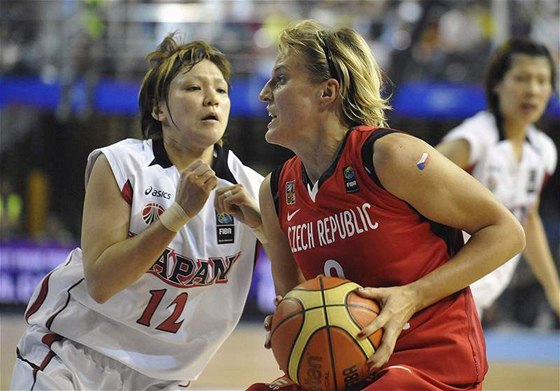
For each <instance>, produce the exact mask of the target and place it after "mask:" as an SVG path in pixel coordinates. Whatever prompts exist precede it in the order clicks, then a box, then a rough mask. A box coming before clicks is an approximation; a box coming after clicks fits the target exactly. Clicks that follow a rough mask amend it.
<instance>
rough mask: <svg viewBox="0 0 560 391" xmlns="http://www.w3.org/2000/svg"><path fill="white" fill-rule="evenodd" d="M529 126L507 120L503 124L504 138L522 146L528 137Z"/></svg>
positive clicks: (524, 123)
mask: <svg viewBox="0 0 560 391" xmlns="http://www.w3.org/2000/svg"><path fill="white" fill-rule="evenodd" d="M528 126H529V124H528V123H526V122H520V121H507V120H506V119H505V118H504V120H503V122H502V128H503V131H504V136H505V137H506V138H507V139H508V140H510V141H511V142H512V143H515V144H522V143H523V141H524V140H525V136H526V135H527V128H528Z"/></svg>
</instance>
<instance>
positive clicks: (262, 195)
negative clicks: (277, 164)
mask: <svg viewBox="0 0 560 391" xmlns="http://www.w3.org/2000/svg"><path fill="white" fill-rule="evenodd" d="M259 203H260V209H261V217H262V221H263V228H264V232H265V235H266V237H267V239H268V244H267V245H266V246H265V251H266V254H267V255H268V257H269V258H270V263H271V270H272V277H273V279H274V288H275V290H276V294H277V295H280V296H284V295H285V294H286V293H287V292H288V291H290V290H291V289H292V288H293V287H294V286H296V285H298V284H299V283H301V282H303V281H305V279H304V277H303V274H302V273H301V270H300V269H299V267H298V266H297V264H296V262H295V260H294V257H293V255H292V251H291V248H290V243H289V241H288V238H287V237H286V235H285V234H284V232H283V231H282V229H281V228H280V224H279V222H278V216H277V215H276V208H275V206H274V200H273V198H272V191H271V188H270V175H268V176H267V177H266V178H265V179H264V181H263V183H262V184H261V187H260V192H259Z"/></svg>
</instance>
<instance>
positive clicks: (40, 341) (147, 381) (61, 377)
mask: <svg viewBox="0 0 560 391" xmlns="http://www.w3.org/2000/svg"><path fill="white" fill-rule="evenodd" d="M42 331H44V330H38V327H37V326H31V327H29V328H28V330H27V331H26V333H25V334H24V336H23V337H22V339H21V340H20V342H19V344H18V357H17V359H16V363H15V366H14V370H13V374H12V384H11V386H10V390H185V389H186V388H187V387H188V384H180V383H179V382H173V381H166V380H159V379H153V378H150V377H147V376H145V375H143V374H141V373H140V372H137V371H135V370H133V369H131V368H129V367H127V366H126V365H124V364H122V363H120V362H118V361H116V360H113V359H112V358H109V357H107V356H105V355H103V354H101V353H99V352H97V351H95V350H93V349H90V348H88V347H86V346H83V345H80V344H78V343H76V342H73V341H70V340H68V339H66V338H62V339H60V340H58V341H55V342H52V343H51V344H50V349H49V346H48V344H46V343H45V342H49V341H48V339H45V338H44V336H45V334H44V333H42ZM50 336H54V334H50Z"/></svg>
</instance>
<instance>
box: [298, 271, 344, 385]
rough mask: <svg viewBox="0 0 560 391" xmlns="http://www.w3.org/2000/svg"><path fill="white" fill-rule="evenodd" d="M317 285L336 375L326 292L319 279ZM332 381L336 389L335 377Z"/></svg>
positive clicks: (332, 366)
mask: <svg viewBox="0 0 560 391" xmlns="http://www.w3.org/2000/svg"><path fill="white" fill-rule="evenodd" d="M319 283H320V286H321V298H322V301H323V314H324V317H325V323H326V326H325V327H326V333H327V341H328V344H329V357H330V364H331V371H332V373H336V365H335V361H334V354H333V352H334V348H333V341H332V335H331V322H330V319H329V310H328V308H329V307H327V297H326V292H325V280H324V279H322V278H320V279H319ZM343 285H345V284H341V285H337V286H336V287H334V288H333V289H339V288H340V287H341V286H343ZM329 304H330V303H329ZM298 373H299V372H298ZM333 381H334V388H335V389H338V384H337V379H336V376H333Z"/></svg>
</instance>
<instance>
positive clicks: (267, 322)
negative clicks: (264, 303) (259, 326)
mask: <svg viewBox="0 0 560 391" xmlns="http://www.w3.org/2000/svg"><path fill="white" fill-rule="evenodd" d="M272 317H273V315H267V316H266V317H265V318H264V323H263V326H264V329H265V330H266V331H270V327H271V326H272Z"/></svg>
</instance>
